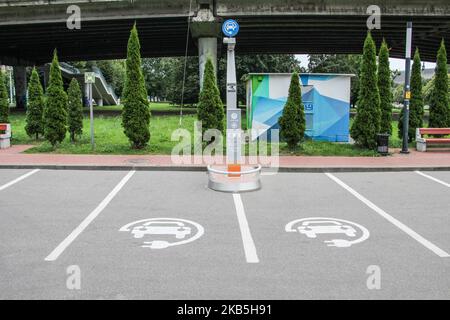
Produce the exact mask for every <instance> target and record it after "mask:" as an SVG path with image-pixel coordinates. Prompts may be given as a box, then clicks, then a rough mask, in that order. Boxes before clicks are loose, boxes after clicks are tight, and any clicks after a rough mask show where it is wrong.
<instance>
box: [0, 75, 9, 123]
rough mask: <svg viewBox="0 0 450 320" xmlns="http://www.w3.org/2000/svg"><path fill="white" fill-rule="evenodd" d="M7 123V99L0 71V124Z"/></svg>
mask: <svg viewBox="0 0 450 320" xmlns="http://www.w3.org/2000/svg"><path fill="white" fill-rule="evenodd" d="M8 122H9V99H8V91H7V90H6V84H5V77H4V75H3V72H2V71H0V123H8Z"/></svg>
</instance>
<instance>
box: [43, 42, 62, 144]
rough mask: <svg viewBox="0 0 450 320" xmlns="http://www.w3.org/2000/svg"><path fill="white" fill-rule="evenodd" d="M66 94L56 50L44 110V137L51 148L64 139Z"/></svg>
mask: <svg viewBox="0 0 450 320" xmlns="http://www.w3.org/2000/svg"><path fill="white" fill-rule="evenodd" d="M66 126H67V94H66V92H65V91H64V86H63V80H62V76H61V70H60V69H59V62H58V55H57V53H56V50H55V51H54V54H53V61H52V64H51V66H50V77H49V82H48V88H47V103H46V104H45V108H44V136H45V139H47V140H48V141H49V142H50V143H51V145H52V146H53V147H55V146H56V144H57V143H60V142H61V141H63V140H64V138H65V137H66V131H67V128H66Z"/></svg>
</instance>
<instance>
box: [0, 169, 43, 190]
mask: <svg viewBox="0 0 450 320" xmlns="http://www.w3.org/2000/svg"><path fill="white" fill-rule="evenodd" d="M35 172H36V170H20V169H17V170H15V169H11V170H9V169H8V170H0V190H6V189H7V188H9V187H10V186H12V185H14V184H15V183H19V182H20V181H22V180H24V179H26V178H27V177H28V176H31V175H33V174H34V173H35Z"/></svg>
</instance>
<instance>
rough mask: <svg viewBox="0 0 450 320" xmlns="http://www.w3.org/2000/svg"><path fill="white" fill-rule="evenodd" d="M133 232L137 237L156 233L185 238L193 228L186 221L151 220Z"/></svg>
mask: <svg viewBox="0 0 450 320" xmlns="http://www.w3.org/2000/svg"><path fill="white" fill-rule="evenodd" d="M131 233H132V234H133V235H134V237H135V238H136V239H141V238H143V237H144V236H145V235H154V234H159V235H174V236H175V238H177V239H184V238H185V237H186V236H187V235H189V234H190V233H191V228H189V227H185V226H184V223H182V222H179V221H150V222H147V223H144V224H143V225H140V226H136V227H134V228H133V230H131Z"/></svg>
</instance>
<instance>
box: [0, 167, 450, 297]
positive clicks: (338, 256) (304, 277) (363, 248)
mask: <svg viewBox="0 0 450 320" xmlns="http://www.w3.org/2000/svg"><path fill="white" fill-rule="evenodd" d="M29 171H30V170H9V169H2V170H0V186H2V185H4V184H5V183H7V182H9V181H11V180H13V179H15V178H17V177H19V176H21V175H23V174H25V173H27V172H29ZM424 173H426V174H428V175H430V176H433V177H435V178H437V179H440V180H442V181H444V182H446V183H450V172H424ZM126 174H127V172H126V171H65V170H55V171H53V170H41V171H39V172H37V173H35V174H34V175H32V176H30V177H28V178H26V179H24V180H22V181H20V182H18V183H16V184H14V185H12V186H10V187H9V188H7V189H5V190H2V191H0V219H1V220H0V221H1V224H0V299H450V258H441V257H439V256H438V255H436V254H435V253H434V252H432V251H431V250H429V249H428V248H426V247H425V246H423V245H422V244H421V243H419V242H418V241H416V240H415V239H413V238H412V237H410V236H409V235H407V234H406V233H405V232H404V231H402V230H400V229H399V228H398V227H397V226H395V225H393V224H392V223H391V222H389V221H388V220H386V219H385V218H383V217H382V216H380V215H379V214H378V213H376V212H375V211H374V210H372V209H371V208H369V207H368V206H367V205H365V204H364V203H363V202H361V201H360V200H359V199H357V198H356V197H354V196H353V195H352V194H350V193H349V192H348V191H346V190H345V189H343V188H342V187H341V186H339V185H338V184H337V183H335V182H334V181H332V180H331V179H330V178H329V177H327V176H326V175H325V174H323V173H279V174H277V175H274V176H264V177H263V178H262V183H263V188H262V189H261V190H260V191H257V192H252V193H243V194H241V198H242V203H243V205H244V209H245V215H246V218H247V222H248V227H249V230H250V233H251V235H252V238H253V241H254V245H255V249H256V253H257V255H258V257H259V263H247V261H246V256H245V254H244V245H243V240H242V239H243V238H242V236H241V231H240V224H239V222H238V218H237V212H236V208H235V204H234V201H233V196H232V195H231V194H227V193H219V192H214V191H211V190H209V189H207V188H206V183H207V176H206V174H205V173H201V172H169V171H161V172H159V171H150V172H146V171H138V172H136V173H135V174H134V175H133V176H132V177H131V179H130V180H129V181H128V182H127V183H126V184H125V185H124V186H123V188H122V189H121V190H120V191H119V192H118V193H117V194H116V195H115V197H114V198H113V199H112V200H111V202H110V203H109V204H108V205H107V206H106V207H105V208H104V209H103V211H101V212H100V214H99V215H98V216H97V217H96V218H95V219H94V220H93V221H92V222H91V223H90V224H89V225H88V226H87V227H86V229H84V231H82V232H81V233H80V234H79V236H78V237H76V238H75V239H74V241H73V242H72V243H71V244H70V245H69V246H68V247H67V248H66V249H65V250H64V251H63V252H62V253H61V255H60V256H59V258H58V259H56V260H55V261H45V260H44V259H45V258H46V257H47V256H48V255H49V254H50V252H52V251H53V250H54V249H55V248H56V247H57V246H58V244H60V243H61V241H63V240H64V239H65V238H66V237H67V236H68V235H69V234H70V233H71V232H72V231H73V230H74V229H75V228H76V227H77V226H78V225H79V224H80V223H81V222H82V221H83V219H85V218H86V217H87V216H88V215H89V214H90V213H91V212H92V211H93V210H94V209H95V208H96V207H97V206H98V205H99V204H100V203H101V202H102V200H103V199H104V198H105V197H106V196H107V195H108V194H109V193H110V192H111V190H112V189H113V188H114V187H115V186H116V185H117V184H118V183H119V181H121V179H122V178H123V177H124V176H125V175H126ZM334 176H336V177H337V178H339V179H341V180H342V181H343V182H345V183H346V184H348V185H349V186H350V187H351V188H353V189H354V190H356V191H357V192H358V193H360V194H361V195H363V196H364V197H366V198H367V199H368V200H370V201H372V202H373V203H374V204H375V205H377V206H378V207H380V208H381V209H383V210H384V211H386V212H387V213H388V214H389V215H391V216H393V217H394V218H396V219H398V220H399V221H401V222H402V223H403V224H405V225H407V226H408V227H410V228H411V229H413V230H414V231H415V232H417V233H418V234H420V235H421V236H423V237H424V238H426V239H427V240H429V241H430V242H432V243H433V244H435V245H436V246H438V247H439V248H441V249H442V250H444V251H446V252H450V188H447V187H445V186H443V185H441V184H438V183H436V182H435V181H432V180H429V179H427V178H425V177H422V176H420V175H418V174H416V173H414V172H401V173H393V172H389V173H335V174H334ZM308 217H330V218H337V219H345V220H349V221H352V222H355V223H358V224H360V225H362V226H364V227H365V228H367V229H368V230H369V232H370V237H369V238H368V239H367V240H365V241H364V242H362V243H358V244H354V245H352V246H351V247H348V248H336V247H328V246H326V244H324V243H323V240H324V239H326V236H325V235H319V237H318V238H316V239H310V238H307V237H306V236H305V235H302V234H300V233H287V232H286V231H285V225H286V224H287V223H288V222H290V221H293V220H296V219H301V218H308ZM149 218H181V219H187V220H191V221H193V222H196V223H199V224H200V225H202V226H203V228H204V230H205V233H204V235H203V236H202V237H201V238H199V239H198V240H195V241H193V242H191V243H187V244H184V245H179V246H173V247H169V248H166V249H161V250H152V249H149V248H142V247H141V244H142V240H141V239H135V238H133V236H132V234H130V233H128V232H119V229H120V228H121V227H122V226H124V225H126V224H128V223H130V222H133V221H137V220H141V219H149ZM70 265H78V266H79V267H80V270H81V289H80V290H69V289H68V288H67V287H66V280H67V278H68V274H67V272H66V269H67V267H68V266H70ZM371 265H376V266H378V267H379V268H380V270H381V289H379V290H369V289H368V288H367V285H366V282H367V278H368V277H369V274H367V273H366V270H367V268H368V267H369V266H371Z"/></svg>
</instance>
